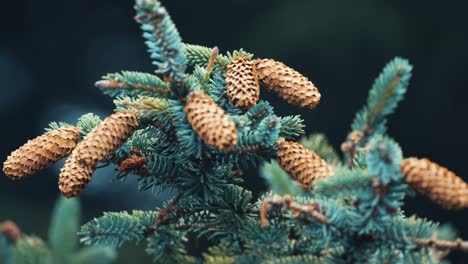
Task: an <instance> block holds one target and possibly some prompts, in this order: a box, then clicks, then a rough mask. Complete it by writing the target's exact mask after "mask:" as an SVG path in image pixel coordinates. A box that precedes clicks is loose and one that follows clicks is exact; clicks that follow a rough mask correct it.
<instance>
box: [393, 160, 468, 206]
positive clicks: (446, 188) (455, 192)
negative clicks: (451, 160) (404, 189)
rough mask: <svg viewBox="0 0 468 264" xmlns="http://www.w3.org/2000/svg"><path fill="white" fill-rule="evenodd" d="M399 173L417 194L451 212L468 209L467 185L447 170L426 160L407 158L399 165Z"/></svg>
mask: <svg viewBox="0 0 468 264" xmlns="http://www.w3.org/2000/svg"><path fill="white" fill-rule="evenodd" d="M401 172H402V173H403V175H404V176H405V182H406V183H408V184H409V185H410V186H411V187H412V188H413V189H415V190H416V191H417V192H418V193H420V194H422V195H425V196H428V197H429V198H430V199H431V200H432V201H433V202H435V203H436V204H438V205H440V206H442V207H444V208H447V209H452V210H460V209H463V208H466V207H468V184H467V183H466V182H464V181H463V179H462V178H460V177H458V176H457V175H455V173H453V172H451V171H450V170H448V169H447V168H444V167H442V166H440V165H438V164H437V163H434V162H431V161H430V160H428V159H416V158H409V159H405V160H403V162H402V163H401Z"/></svg>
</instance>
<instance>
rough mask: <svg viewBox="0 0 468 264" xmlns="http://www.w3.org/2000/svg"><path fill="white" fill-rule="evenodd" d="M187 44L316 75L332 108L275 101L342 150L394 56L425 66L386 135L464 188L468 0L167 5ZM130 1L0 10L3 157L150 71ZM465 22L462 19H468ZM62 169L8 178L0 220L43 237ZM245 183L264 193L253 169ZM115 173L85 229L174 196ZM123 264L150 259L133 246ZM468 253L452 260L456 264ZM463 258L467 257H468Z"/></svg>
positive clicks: (464, 232) (422, 207) (107, 105)
mask: <svg viewBox="0 0 468 264" xmlns="http://www.w3.org/2000/svg"><path fill="white" fill-rule="evenodd" d="M164 4H165V5H166V7H167V8H168V10H169V11H170V12H171V15H172V18H173V19H174V21H175V22H176V24H177V26H178V29H179V31H180V33H181V35H182V37H183V39H184V41H185V42H187V43H194V44H200V45H205V46H210V47H211V46H214V45H217V46H218V47H219V48H220V49H221V51H227V50H233V49H237V48H241V47H242V48H244V49H246V50H248V51H250V52H253V53H254V54H255V55H256V56H258V57H267V58H269V57H271V58H275V59H277V60H280V61H283V62H285V63H286V64H287V65H289V66H292V67H294V68H295V69H297V70H299V71H300V72H302V73H304V75H306V76H307V77H309V78H310V79H311V80H312V81H313V82H314V83H315V84H316V85H317V86H318V87H319V89H320V92H321V93H322V102H321V104H320V107H318V109H316V110H313V111H306V110H299V109H297V108H295V107H292V106H289V105H287V104H285V103H284V102H282V101H279V100H278V99H277V98H276V97H274V96H272V95H269V94H267V95H265V94H264V95H263V97H264V98H266V99H270V100H273V104H274V106H275V107H276V110H277V111H278V112H279V114H282V115H286V114H301V115H302V116H303V117H304V119H305V120H306V124H307V130H308V132H317V131H320V132H325V133H326V134H327V135H328V136H329V139H330V141H331V142H332V143H333V144H334V145H335V146H336V147H337V148H338V147H339V145H340V143H341V142H342V141H343V139H344V138H345V137H346V134H347V132H348V130H349V125H350V123H351V121H352V119H353V116H354V113H355V112H356V111H357V110H358V109H360V107H361V105H362V104H363V103H364V102H365V100H366V96H367V92H368V89H369V88H370V86H371V85H372V82H373V80H374V78H375V77H376V76H377V74H378V73H379V72H380V70H381V68H382V67H383V66H384V64H385V63H386V62H387V61H389V60H390V59H391V58H393V57H394V56H402V57H406V58H408V59H409V60H410V61H411V63H412V64H413V65H415V69H414V75H413V78H412V80H411V86H410V89H409V91H408V93H407V96H406V99H405V101H404V102H403V103H401V104H400V107H399V109H398V111H397V113H396V114H395V115H393V116H392V117H391V118H390V122H389V127H390V129H389V133H390V134H391V135H392V136H393V137H394V138H395V139H396V140H397V141H398V142H399V143H400V144H401V146H402V148H403V150H404V154H405V156H419V157H430V158H431V159H432V160H434V161H437V162H439V163H440V164H442V165H444V166H447V167H449V168H450V169H452V170H453V171H455V172H456V173H458V174H459V175H462V176H464V178H465V180H468V167H467V166H465V165H466V161H467V160H466V158H467V154H466V152H467V149H468V142H467V140H466V138H465V137H466V136H467V133H468V125H467V118H466V114H467V113H468V112H467V111H466V108H465V107H466V100H467V99H466V98H467V97H468V92H467V89H466V88H467V82H468V48H467V47H468V31H467V29H466V25H467V24H466V13H467V11H468V2H466V1H404V0H394V1H376V0H361V1H339V0H300V1H299V0H296V1H294V0H290V1H284V0H268V1H252V0H237V1H219V0H205V1H190V0H171V1H169V0H167V1H164ZM132 5H133V1H131V0H127V1H116V0H98V1H97V0H81V1H71V0H48V1H35V0H29V1H27V0H15V1H3V2H2V7H1V9H0V119H1V120H0V122H1V123H0V124H1V126H2V127H1V133H2V134H1V137H0V140H1V141H0V147H1V148H0V159H1V161H2V162H3V160H5V159H6V157H7V155H8V154H9V153H10V152H11V151H12V150H14V149H16V148H17V147H18V146H20V145H22V144H23V143H25V142H26V140H27V139H31V138H34V137H35V136H37V135H39V134H40V133H42V131H43V128H44V127H46V126H47V124H48V123H49V122H50V121H69V122H75V120H76V118H77V117H79V116H80V115H82V114H84V113H87V112H94V113H96V114H99V115H101V117H105V116H106V115H108V114H109V113H111V112H112V109H113V105H112V102H111V100H110V99H108V98H106V97H104V96H102V95H101V93H100V92H99V91H98V90H97V89H95V88H94V86H93V84H94V82H95V81H96V80H99V78H100V77H101V76H102V75H104V74H106V73H109V72H116V71H119V70H139V71H148V72H151V71H152V70H153V69H152V66H151V63H150V60H149V57H148V56H147V53H146V47H145V45H144V43H143V40H142V37H141V33H140V30H139V28H138V26H137V25H136V23H134V21H133V16H134V12H133V9H132ZM463 21H465V22H463ZM59 168H60V166H54V167H53V168H51V169H49V170H47V171H45V172H43V173H40V174H39V175H36V176H35V177H32V178H30V179H28V180H24V181H21V182H12V181H10V180H8V179H7V178H6V177H4V176H2V177H0V221H2V220H5V219H13V220H14V221H16V222H17V223H18V224H19V225H20V226H21V228H22V229H23V230H24V232H26V233H35V234H38V235H40V236H42V237H46V234H47V226H48V221H49V215H50V213H51V210H52V208H53V203H54V200H55V199H56V197H57V196H58V194H59V192H58V189H57V181H56V177H57V175H58V170H59ZM252 174H253V175H248V176H246V178H247V180H246V186H248V187H249V188H253V189H257V190H263V188H264V187H265V186H264V184H263V183H262V181H261V180H260V179H259V177H258V176H257V175H255V173H252ZM111 175H112V169H105V170H103V171H100V172H99V175H97V176H96V177H95V180H94V181H93V183H92V184H91V186H90V188H89V189H88V190H87V191H85V192H84V194H83V195H82V196H81V200H82V202H83V210H84V215H83V219H82V221H83V222H84V221H88V220H90V219H91V218H92V217H94V216H99V215H100V214H101V212H102V211H109V210H130V209H151V208H154V207H156V206H159V205H160V204H161V201H162V200H164V199H166V198H167V194H163V195H153V194H151V193H137V192H136V186H135V182H131V181H129V182H126V183H115V184H110V179H111ZM405 210H406V211H407V212H408V214H413V213H416V214H418V215H421V216H424V217H427V218H430V219H434V220H437V221H441V222H452V223H453V224H454V225H455V226H456V228H457V229H458V230H459V231H460V234H461V236H462V237H464V238H468V226H466V225H465V223H466V221H467V220H468V211H466V210H465V211H463V212H449V211H445V210H442V209H440V208H439V207H437V206H434V205H433V204H431V203H430V202H429V201H428V200H426V199H422V198H411V199H408V202H407V204H406V206H405ZM121 255H122V258H121V259H120V263H128V259H131V260H132V261H133V262H135V263H140V262H148V261H149V259H148V258H147V257H145V256H144V253H143V251H141V250H138V251H136V250H134V248H133V247H131V246H130V247H126V248H125V250H124V251H122V252H121ZM466 259H468V256H467V255H461V254H456V255H455V256H454V260H455V262H456V263H463V262H464V260H466ZM465 262H466V261H465Z"/></svg>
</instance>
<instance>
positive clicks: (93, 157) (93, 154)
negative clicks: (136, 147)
mask: <svg viewBox="0 0 468 264" xmlns="http://www.w3.org/2000/svg"><path fill="white" fill-rule="evenodd" d="M137 128H138V112H137V111H134V110H126V111H122V112H117V113H115V114H112V115H110V116H109V117H107V118H106V119H105V120H104V121H102V122H101V123H100V124H99V125H98V126H96V127H95V128H94V129H93V130H92V131H91V132H89V134H88V135H87V136H86V137H85V138H84V139H83V141H82V142H81V143H80V144H79V145H78V146H76V151H77V153H78V155H77V159H78V160H79V161H81V162H84V163H86V164H88V165H90V166H95V165H96V163H98V162H100V161H105V160H106V159H107V158H108V157H109V155H111V154H112V153H113V152H114V151H115V150H117V149H118V148H119V147H120V146H122V144H123V143H124V142H125V141H126V140H127V139H128V138H129V137H130V136H131V135H132V134H133V132H134V131H135V130H136V129H137Z"/></svg>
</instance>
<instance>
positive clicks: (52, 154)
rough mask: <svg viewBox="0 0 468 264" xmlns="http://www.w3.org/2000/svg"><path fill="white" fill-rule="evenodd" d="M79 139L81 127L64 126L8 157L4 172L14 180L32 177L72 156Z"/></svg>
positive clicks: (25, 145) (38, 138) (31, 141)
mask: <svg viewBox="0 0 468 264" xmlns="http://www.w3.org/2000/svg"><path fill="white" fill-rule="evenodd" d="M79 137H80V128H79V127H72V126H63V127H60V128H58V129H55V130H52V131H50V132H47V133H46V134H44V135H41V136H39V137H37V138H35V139H33V140H29V141H28V142H27V143H26V144H24V145H23V146H21V147H20V148H18V149H17V150H15V151H13V152H12V153H11V154H10V156H8V158H7V160H6V161H5V162H4V163H3V172H4V173H5V175H6V176H8V177H9V178H11V179H13V180H19V179H22V178H24V177H27V176H31V175H33V174H35V173H37V172H38V171H41V170H43V169H45V168H47V167H49V166H50V165H52V164H53V163H55V162H57V161H58V160H60V159H62V158H64V157H65V156H67V155H68V154H70V152H71V151H72V150H73V149H74V148H75V145H76V141H77V140H78V138H79Z"/></svg>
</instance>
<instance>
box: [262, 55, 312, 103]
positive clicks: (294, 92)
mask: <svg viewBox="0 0 468 264" xmlns="http://www.w3.org/2000/svg"><path fill="white" fill-rule="evenodd" d="M255 65H256V68H257V72H258V77H259V79H260V81H261V83H262V84H263V85H264V86H266V87H267V88H268V89H269V90H270V91H272V92H275V93H276V94H278V95H279V96H280V97H281V98H283V99H284V100H286V101H287V102H288V103H290V104H293V105H296V106H299V107H305V108H311V109H312V108H315V107H316V106H317V105H318V103H319V102H320V92H319V90H318V89H317V87H315V85H314V84H313V83H312V82H311V81H309V79H307V77H305V76H304V75H302V74H300V73H299V72H297V71H295V70H294V69H292V68H290V67H288V66H286V65H284V64H283V63H281V62H278V61H275V60H272V59H257V60H255Z"/></svg>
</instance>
